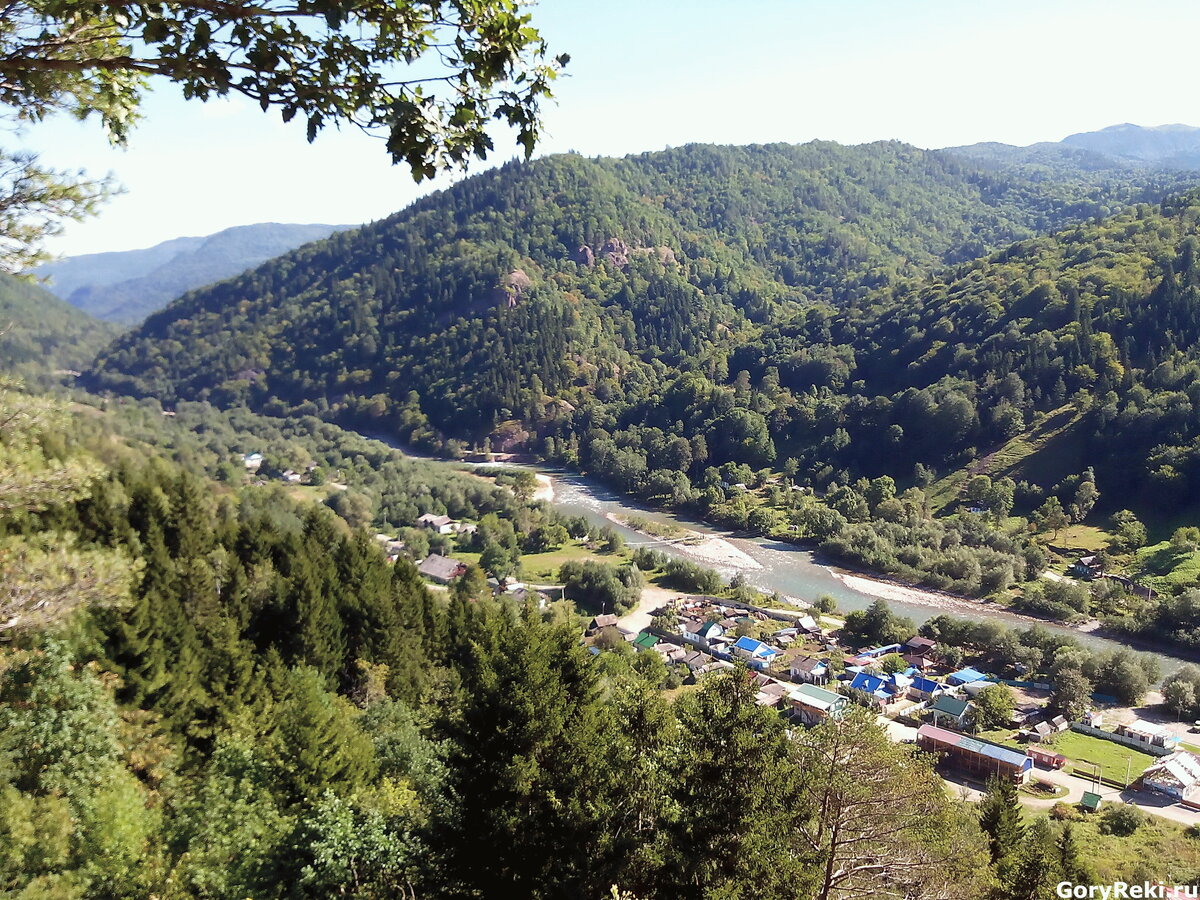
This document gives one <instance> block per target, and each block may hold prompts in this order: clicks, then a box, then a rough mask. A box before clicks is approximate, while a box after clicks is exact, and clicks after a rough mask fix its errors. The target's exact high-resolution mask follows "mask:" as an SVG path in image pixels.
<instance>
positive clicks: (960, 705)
mask: <svg viewBox="0 0 1200 900" xmlns="http://www.w3.org/2000/svg"><path fill="white" fill-rule="evenodd" d="M972 706H973V704H972V703H971V701H969V700H962V699H960V698H959V697H951V696H949V695H948V694H942V695H941V696H939V697H938V698H937V700H935V701H934V703H933V706H931V707H929V711H930V712H931V713H933V724H934V725H942V724H943V723H945V724H948V725H953V726H955V727H956V728H965V727H966V724H967V719H969V718H970V717H971V708H972Z"/></svg>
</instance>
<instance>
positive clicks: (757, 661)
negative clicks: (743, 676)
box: [733, 637, 779, 669]
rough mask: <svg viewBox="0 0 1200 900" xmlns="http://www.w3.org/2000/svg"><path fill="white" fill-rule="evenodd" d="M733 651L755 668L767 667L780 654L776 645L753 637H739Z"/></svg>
mask: <svg viewBox="0 0 1200 900" xmlns="http://www.w3.org/2000/svg"><path fill="white" fill-rule="evenodd" d="M733 652H734V653H735V654H736V655H737V656H740V657H741V658H742V659H744V660H746V662H747V664H749V665H750V667H751V668H754V669H765V668H766V667H767V666H769V665H770V664H771V663H773V662H774V661H775V658H776V657H777V656H779V651H778V650H776V649H775V648H774V647H769V646H767V645H766V644H764V643H763V642H762V641H756V640H755V639H754V638H752V637H740V638H738V639H737V641H735V642H734V645H733Z"/></svg>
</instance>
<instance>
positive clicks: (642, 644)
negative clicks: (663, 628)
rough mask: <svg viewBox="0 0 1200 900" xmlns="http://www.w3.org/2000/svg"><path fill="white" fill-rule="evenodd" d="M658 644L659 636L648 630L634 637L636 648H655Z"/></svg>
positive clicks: (634, 646)
mask: <svg viewBox="0 0 1200 900" xmlns="http://www.w3.org/2000/svg"><path fill="white" fill-rule="evenodd" d="M657 644H658V638H656V637H655V636H654V635H652V634H650V633H649V632H648V631H643V632H642V633H641V634H639V635H638V636H637V637H635V638H634V639H633V649H634V650H653V649H654V648H655V646H656V645H657Z"/></svg>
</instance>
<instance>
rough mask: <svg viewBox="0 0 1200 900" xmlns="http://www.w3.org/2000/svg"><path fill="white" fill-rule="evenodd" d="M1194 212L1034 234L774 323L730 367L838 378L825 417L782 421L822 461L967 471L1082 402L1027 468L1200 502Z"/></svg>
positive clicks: (795, 441)
mask: <svg viewBox="0 0 1200 900" xmlns="http://www.w3.org/2000/svg"><path fill="white" fill-rule="evenodd" d="M1198 222H1200V193H1191V194H1188V195H1185V196H1183V197H1179V198H1175V199H1171V200H1169V201H1165V202H1164V203H1163V204H1162V206H1161V207H1149V206H1139V207H1137V208H1136V209H1134V210H1131V211H1129V212H1126V213H1123V214H1121V215H1118V216H1115V217H1112V218H1109V219H1106V220H1104V221H1101V222H1098V223H1092V224H1087V225H1079V226H1076V227H1074V228H1071V229H1067V230H1066V231H1063V232H1060V233H1058V234H1055V235H1050V236H1046V237H1042V238H1036V239H1033V240H1030V241H1025V242H1022V243H1019V244H1016V245H1013V246H1012V247H1009V248H1007V249H1005V250H1003V251H1001V252H999V253H996V254H993V255H992V256H990V257H988V258H986V259H982V260H979V261H976V262H973V263H971V264H969V265H965V266H962V267H960V268H959V269H958V270H957V271H953V272H949V273H947V274H946V276H945V277H941V278H938V277H934V278H931V279H927V280H919V281H918V280H914V281H913V282H912V283H910V284H907V285H901V286H898V287H896V288H894V289H891V290H889V291H886V292H880V293H879V294H878V295H876V296H875V297H873V298H871V299H870V300H869V301H867V302H864V303H860V304H856V305H855V306H854V307H852V308H849V309H847V310H844V311H841V312H839V313H838V314H836V315H835V316H832V317H831V316H828V315H824V314H821V313H819V312H816V311H811V312H808V313H806V314H804V315H801V316H797V317H796V318H795V319H794V320H793V321H792V322H791V323H788V324H785V325H777V326H772V327H770V328H767V329H764V330H763V331H762V333H760V334H759V335H757V336H756V338H755V340H754V341H751V342H747V343H746V344H745V345H744V346H743V347H741V348H739V350H738V351H737V352H736V353H735V355H734V358H733V360H731V367H732V366H740V367H744V368H746V369H747V370H748V372H749V373H750V376H751V378H754V377H756V376H760V377H761V376H765V374H766V373H767V372H768V371H770V370H772V369H774V370H775V371H776V373H777V374H776V375H775V378H776V379H777V380H778V381H779V383H780V384H781V385H782V386H783V387H784V388H786V389H787V390H788V391H790V392H792V393H793V394H794V396H796V397H801V398H802V397H805V396H809V395H811V393H812V392H814V391H816V392H818V393H819V392H829V396H828V397H827V398H825V399H824V400H823V401H822V406H823V411H822V412H821V414H820V415H819V416H815V417H806V416H805V415H803V414H799V415H791V416H790V418H791V421H790V422H787V423H785V422H783V421H779V422H778V424H777V425H776V428H775V429H774V431H773V436H774V438H775V439H776V440H777V441H778V442H779V443H780V444H781V445H782V446H784V447H786V448H789V449H794V451H795V452H796V454H797V455H798V456H799V457H800V458H801V459H802V460H803V461H804V462H806V463H807V464H808V465H809V466H812V467H816V468H820V467H832V468H833V469H841V470H843V471H845V470H848V471H851V472H870V473H872V474H877V473H879V472H881V471H884V470H887V471H890V472H902V473H903V472H907V471H911V469H912V467H913V466H915V465H916V464H918V463H920V464H922V465H925V466H928V467H931V468H934V469H940V470H943V471H944V470H946V469H954V468H957V467H960V466H964V465H970V464H971V463H972V461H973V460H974V459H975V457H976V455H977V454H978V453H981V452H982V451H984V450H986V449H988V448H995V447H998V446H1000V445H1001V444H1003V443H1004V442H1005V441H1007V440H1008V439H1009V438H1012V437H1014V436H1016V435H1018V434H1021V433H1022V432H1024V431H1025V430H1026V429H1027V428H1029V427H1031V426H1034V425H1037V424H1038V423H1039V422H1040V421H1042V420H1041V418H1040V417H1041V416H1044V415H1049V414H1051V413H1052V412H1054V411H1055V410H1060V408H1061V407H1062V406H1063V404H1064V403H1071V404H1072V405H1073V406H1074V408H1075V410H1076V412H1077V413H1079V414H1080V415H1079V417H1078V419H1077V421H1075V422H1074V423H1073V424H1072V427H1071V429H1070V430H1071V432H1072V437H1071V439H1070V440H1063V441H1060V442H1059V443H1060V444H1061V445H1069V446H1070V447H1071V448H1072V449H1071V453H1070V454H1069V455H1070V459H1069V460H1062V459H1060V460H1059V462H1060V463H1061V465H1058V467H1057V468H1056V467H1055V466H1054V465H1051V464H1049V463H1048V461H1047V460H1046V458H1045V455H1043V457H1042V458H1039V459H1037V460H1034V461H1033V462H1032V463H1031V464H1030V465H1029V466H1027V467H1025V468H1024V469H1022V470H1018V471H1016V472H1015V473H1014V474H1017V475H1020V476H1022V477H1026V478H1029V479H1030V480H1033V481H1038V482H1041V483H1042V484H1043V485H1046V484H1052V483H1053V482H1054V481H1056V480H1058V479H1060V478H1061V477H1063V476H1064V475H1067V474H1070V473H1071V472H1078V471H1080V470H1081V469H1082V468H1084V467H1086V466H1089V465H1091V466H1094V467H1095V468H1096V469H1097V472H1098V474H1102V475H1103V480H1104V482H1105V483H1106V485H1107V486H1108V487H1109V488H1110V489H1115V488H1119V489H1120V491H1121V492H1122V493H1115V494H1114V495H1113V496H1114V497H1119V498H1120V499H1119V500H1117V501H1116V502H1119V503H1121V504H1124V505H1137V504H1141V505H1143V506H1157V507H1158V509H1159V510H1160V511H1161V510H1164V509H1173V508H1180V507H1181V506H1187V505H1189V504H1194V503H1195V502H1196V501H1195V498H1196V497H1198V496H1200V262H1198V259H1200V228H1198V225H1197V223H1198ZM810 407H811V408H813V409H815V408H816V404H810ZM811 415H812V414H811V413H810V416H811ZM881 448H886V449H887V452H886V454H883V453H881V452H880V450H881ZM1036 469H1041V470H1042V471H1036ZM1124 492H1129V493H1124Z"/></svg>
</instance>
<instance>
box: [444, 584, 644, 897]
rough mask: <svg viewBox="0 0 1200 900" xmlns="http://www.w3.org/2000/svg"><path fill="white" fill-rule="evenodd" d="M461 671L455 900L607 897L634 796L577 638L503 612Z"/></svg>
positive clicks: (453, 791) (453, 736)
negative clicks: (619, 808)
mask: <svg viewBox="0 0 1200 900" xmlns="http://www.w3.org/2000/svg"><path fill="white" fill-rule="evenodd" d="M470 606H471V607H472V608H475V609H478V608H479V606H478V605H477V604H470ZM461 674H462V691H461V700H460V708H459V710H458V712H457V713H456V714H453V715H452V716H451V717H450V718H448V719H447V720H445V721H444V722H443V726H442V727H443V730H444V732H445V734H446V736H447V739H448V741H449V745H448V746H449V748H450V749H449V754H448V759H447V765H448V769H449V771H448V773H447V776H446V780H445V799H444V800H443V801H442V802H439V803H436V804H435V827H434V834H433V842H434V845H435V846H437V847H439V848H440V849H441V852H442V854H443V856H444V859H443V861H444V864H445V866H446V871H447V872H450V873H453V875H452V876H451V877H452V880H453V881H454V882H455V885H454V886H453V890H452V892H451V893H452V895H455V894H462V895H465V896H511V897H529V898H541V897H566V896H598V895H600V894H601V893H603V892H604V891H606V890H607V888H608V887H609V885H610V884H611V883H612V882H611V880H610V879H611V876H612V873H613V871H614V870H615V866H616V864H617V860H616V859H615V858H614V855H613V852H612V840H611V837H610V835H611V834H612V832H613V824H612V822H611V817H612V814H613V808H614V806H616V805H618V804H619V803H620V798H621V795H622V794H623V792H624V791H626V790H627V789H628V788H627V786H626V783H625V780H624V779H623V778H622V777H621V773H620V772H618V771H616V770H614V769H613V768H612V767H611V766H609V765H608V763H607V755H608V748H609V747H611V746H612V745H613V744H614V743H615V742H617V741H618V740H619V731H618V729H617V728H616V723H615V720H614V718H613V716H612V709H611V707H610V706H609V705H608V704H606V703H604V702H602V701H601V700H600V699H599V696H598V693H597V681H596V674H595V671H594V669H593V667H592V664H591V661H590V658H589V657H588V656H587V655H586V654H585V653H584V652H583V649H582V648H581V647H580V646H579V642H578V637H577V635H576V634H575V633H574V632H573V631H571V630H570V629H568V628H565V627H557V626H548V625H546V624H544V623H542V622H541V621H540V620H539V619H538V618H537V617H536V615H534V614H533V613H531V612H528V611H527V612H526V613H525V614H523V615H522V617H521V618H520V619H519V620H516V621H513V620H512V619H510V618H509V617H508V616H507V615H506V614H505V613H504V612H503V611H501V610H498V609H497V610H496V611H494V612H492V613H491V614H490V615H489V616H488V618H487V620H486V622H485V623H484V624H483V625H482V626H481V633H480V634H479V636H478V637H477V638H476V639H472V640H470V642H469V648H468V650H467V659H466V661H465V664H464V665H463V666H462V668H461Z"/></svg>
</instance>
